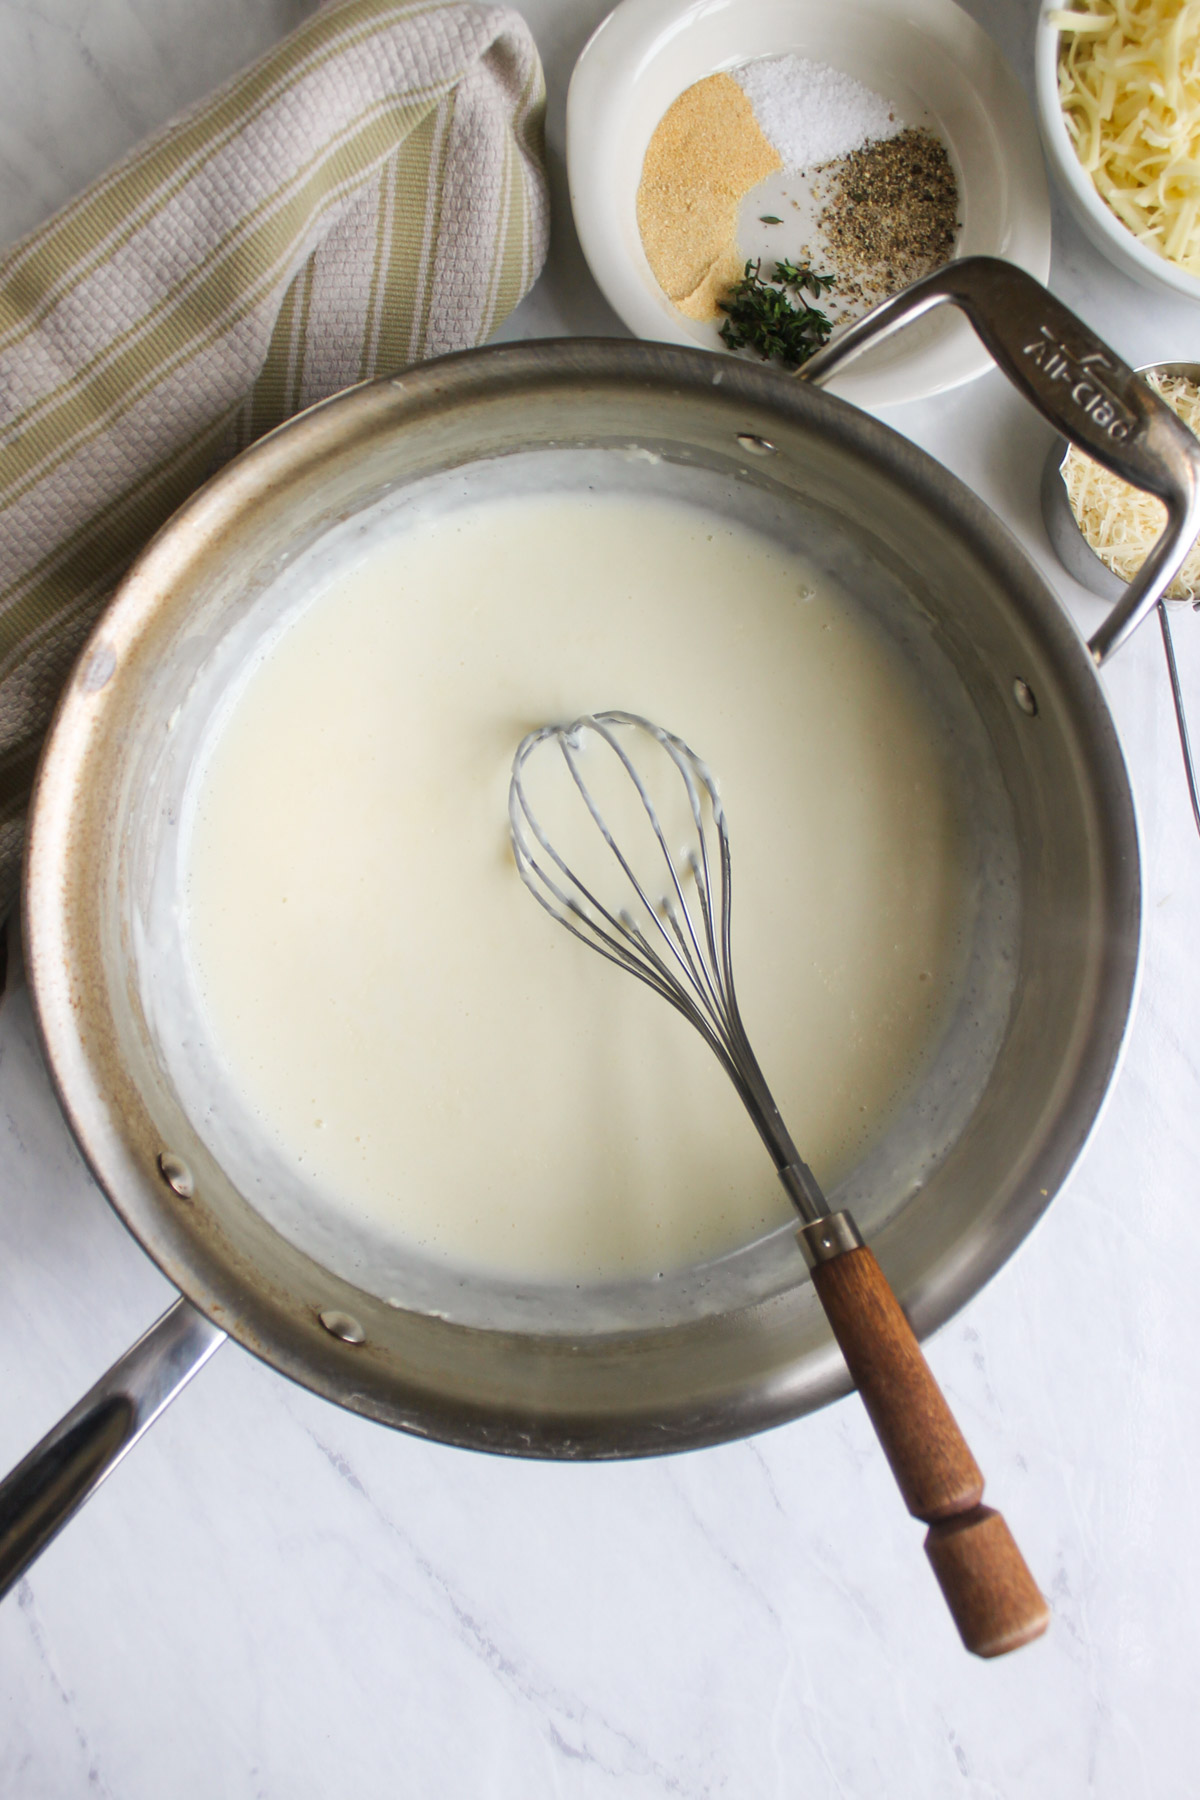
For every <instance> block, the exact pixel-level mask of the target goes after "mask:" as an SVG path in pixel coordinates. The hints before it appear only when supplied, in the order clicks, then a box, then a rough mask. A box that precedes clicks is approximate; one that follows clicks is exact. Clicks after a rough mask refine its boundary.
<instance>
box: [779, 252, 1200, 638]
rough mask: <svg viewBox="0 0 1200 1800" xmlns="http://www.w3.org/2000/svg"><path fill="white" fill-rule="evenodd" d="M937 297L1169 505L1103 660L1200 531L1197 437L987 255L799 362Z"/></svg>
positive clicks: (816, 367) (1059, 310)
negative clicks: (1159, 534) (968, 322)
mask: <svg viewBox="0 0 1200 1800" xmlns="http://www.w3.org/2000/svg"><path fill="white" fill-rule="evenodd" d="M945 305H950V306H957V307H958V308H959V310H960V311H961V312H964V313H965V314H966V316H967V318H968V319H969V320H970V321H971V324H972V325H973V326H974V328H975V331H976V333H977V335H978V336H979V338H980V339H981V341H982V342H983V344H984V345H985V346H986V348H987V349H988V350H989V351H990V353H991V355H992V356H993V357H994V358H995V360H996V362H997V363H998V364H999V365H1000V367H1001V368H1002V369H1003V370H1004V373H1005V374H1006V375H1007V376H1008V378H1009V380H1010V381H1011V382H1013V383H1014V385H1015V386H1016V387H1018V388H1019V389H1020V390H1021V392H1022V393H1023V394H1024V395H1025V397H1026V399H1027V400H1029V401H1031V402H1032V403H1033V405H1034V406H1036V407H1037V409H1038V411H1039V412H1040V413H1041V414H1042V416H1043V417H1044V418H1046V419H1049V421H1050V423H1051V424H1052V425H1053V426H1054V427H1055V428H1056V429H1057V430H1058V431H1060V432H1061V433H1062V434H1063V436H1064V437H1066V438H1068V439H1069V440H1070V442H1071V443H1073V444H1077V445H1078V446H1079V448H1080V449H1081V450H1084V451H1086V452H1087V454H1088V455H1089V456H1091V457H1094V458H1095V460H1096V461H1097V462H1099V463H1103V464H1104V466H1105V468H1107V469H1111V470H1112V472H1113V473H1114V474H1115V475H1119V476H1121V477H1122V479H1123V480H1125V481H1128V482H1131V483H1132V484H1133V486H1134V487H1138V488H1143V489H1144V490H1145V491H1146V492H1147V493H1151V494H1155V495H1157V496H1158V498H1159V499H1160V500H1162V501H1163V502H1164V504H1165V505H1166V509H1167V525H1166V529H1165V531H1163V533H1162V534H1161V536H1160V537H1159V538H1158V540H1157V542H1156V543H1155V545H1154V548H1153V550H1152V551H1151V552H1150V554H1149V556H1148V557H1147V558H1146V561H1145V562H1144V563H1143V565H1142V567H1141V569H1140V570H1139V572H1138V574H1137V575H1136V576H1135V577H1134V579H1133V580H1132V581H1131V582H1130V583H1129V586H1128V588H1127V589H1126V591H1125V593H1124V594H1123V595H1122V597H1121V599H1120V600H1119V601H1118V602H1117V604H1116V606H1114V608H1113V610H1112V611H1111V612H1110V613H1109V615H1108V617H1107V618H1106V619H1105V621H1104V623H1103V624H1102V625H1101V626H1100V628H1099V630H1098V631H1097V632H1096V633H1095V634H1094V635H1093V637H1092V638H1091V640H1090V642H1089V644H1088V648H1089V649H1090V651H1091V653H1092V655H1093V657H1094V658H1095V660H1096V662H1097V663H1101V662H1103V661H1104V659H1105V657H1106V656H1108V655H1109V654H1110V653H1111V652H1112V651H1113V650H1116V649H1118V648H1119V647H1120V645H1121V644H1123V643H1124V641H1125V639H1126V638H1127V637H1128V636H1129V634H1130V633H1131V632H1132V631H1134V630H1135V629H1136V627H1137V626H1138V625H1140V623H1141V621H1142V620H1143V619H1144V618H1145V617H1146V615H1147V613H1149V612H1150V611H1151V610H1152V609H1153V607H1154V605H1155V603H1156V602H1157V601H1158V599H1159V597H1160V596H1161V595H1162V593H1163V592H1164V590H1165V589H1166V588H1167V586H1168V585H1169V584H1170V582H1171V581H1172V579H1173V578H1174V576H1175V575H1176V573H1177V572H1178V570H1179V567H1180V565H1181V564H1182V562H1183V560H1184V558H1185V557H1186V556H1187V553H1188V551H1189V550H1190V549H1191V547H1192V544H1193V543H1194V541H1195V539H1196V535H1197V533H1198V532H1200V443H1198V442H1197V440H1196V439H1195V438H1194V437H1193V436H1192V433H1191V432H1190V431H1189V430H1188V429H1187V427H1186V426H1185V425H1184V424H1182V423H1181V421H1180V420H1179V419H1178V418H1176V416H1175V414H1174V413H1173V412H1172V410H1171V408H1170V407H1169V406H1168V405H1167V404H1166V402H1165V401H1164V400H1162V399H1161V398H1160V397H1159V395H1157V394H1156V393H1155V392H1154V390H1153V388H1151V387H1150V386H1149V385H1148V384H1147V383H1146V382H1145V381H1143V380H1142V379H1141V377H1140V376H1139V375H1137V374H1136V373H1135V372H1134V370H1133V369H1131V368H1130V367H1129V366H1128V364H1126V363H1124V362H1122V361H1121V359H1120V357H1119V356H1117V355H1116V353H1115V352H1114V351H1112V350H1110V349H1109V347H1108V345H1107V344H1105V343H1104V342H1102V340H1101V339H1100V338H1098V337H1097V336H1096V335H1095V333H1094V332H1093V331H1091V330H1090V329H1089V328H1088V326H1086V325H1085V324H1084V323H1083V321H1082V320H1081V319H1079V318H1077V317H1076V315H1075V314H1074V313H1073V312H1071V311H1070V310H1069V308H1067V307H1065V306H1064V305H1063V304H1062V302H1061V301H1060V300H1056V299H1055V297H1054V295H1053V294H1051V293H1050V292H1049V290H1048V289H1046V288H1044V287H1043V286H1042V284H1041V282H1040V281H1035V280H1034V278H1033V276H1032V275H1029V274H1027V273H1026V271H1025V270H1024V269H1019V268H1018V267H1017V266H1016V264H1015V263H1007V262H1002V261H1001V260H1000V259H999V258H998V257H994V256H964V257H962V258H961V259H960V260H959V261H957V262H951V263H947V264H946V265H945V267H944V268H941V269H935V270H934V272H933V274H932V275H926V276H924V277H923V278H922V279H921V280H920V281H915V282H914V283H913V284H912V286H911V287H908V288H905V290H904V292H903V293H901V294H896V295H895V296H894V297H893V298H892V299H891V300H884V301H883V302H882V304H881V305H879V306H876V307H875V308H874V309H873V310H872V311H871V312H869V313H867V314H866V316H865V317H864V318H862V319H859V320H858V321H857V322H856V323H855V324H853V325H850V326H848V327H847V328H846V330H845V331H843V332H840V333H839V334H838V336H837V337H836V338H834V340H833V342H832V343H830V344H827V345H826V347H825V348H824V350H819V351H818V352H817V354H816V355H815V356H813V357H811V358H810V359H809V361H808V362H806V363H805V364H804V366H803V368H802V369H801V370H800V374H801V375H802V376H803V377H804V378H805V379H807V380H809V381H816V382H818V383H821V382H824V381H827V380H828V379H829V377H830V376H831V375H832V374H833V373H834V372H835V370H837V369H840V368H841V366H842V365H843V363H846V362H849V361H850V359H851V358H852V357H855V356H857V355H858V354H859V352H860V351H861V350H865V349H866V347H867V345H868V344H873V343H878V342H879V341H880V340H881V339H882V338H885V337H890V336H891V334H892V332H894V331H898V330H900V328H901V327H902V326H904V325H907V324H909V323H910V322H911V321H912V320H914V319H918V318H920V317H921V316H922V314H924V313H927V312H931V311H932V310H933V308H934V307H938V306H945Z"/></svg>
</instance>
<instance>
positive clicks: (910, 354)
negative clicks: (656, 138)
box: [567, 0, 1050, 406]
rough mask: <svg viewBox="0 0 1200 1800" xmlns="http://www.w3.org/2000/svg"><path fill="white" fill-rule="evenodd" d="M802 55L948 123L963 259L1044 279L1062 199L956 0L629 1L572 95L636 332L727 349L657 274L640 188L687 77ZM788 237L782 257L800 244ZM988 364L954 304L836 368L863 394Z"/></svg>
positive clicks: (972, 372)
mask: <svg viewBox="0 0 1200 1800" xmlns="http://www.w3.org/2000/svg"><path fill="white" fill-rule="evenodd" d="M784 51H794V52H796V53H797V54H799V55H803V56H807V57H810V58H811V59H812V60H813V61H816V62H822V63H826V64H828V65H830V66H831V67H833V68H837V69H842V70H844V71H845V72H846V73H847V74H849V75H853V76H854V77H855V78H856V79H857V80H859V81H862V82H865V83H866V85H867V86H868V87H870V88H873V89H874V90H875V91H876V92H878V93H881V94H883V95H885V96H886V97H887V98H888V99H890V100H892V101H894V102H895V103H896V105H897V107H898V108H899V111H900V114H901V116H902V117H903V118H904V119H905V120H906V121H907V122H910V123H913V124H921V123H926V124H928V125H930V126H931V128H933V129H934V130H936V131H937V132H938V133H939V135H940V136H941V138H942V139H943V141H944V143H945V144H946V147H947V149H948V151H949V153H950V159H951V162H952V163H953V165H954V169H955V173H956V175H957V177H958V184H959V195H960V217H961V220H962V230H961V232H960V234H959V239H958V245H957V251H958V254H959V255H973V254H975V253H976V252H980V253H984V254H988V255H992V256H1003V257H1007V258H1008V259H1009V260H1010V261H1012V262H1015V263H1019V264H1020V265H1021V267H1022V268H1025V269H1028V270H1029V272H1030V274H1032V275H1035V276H1036V277H1037V278H1038V279H1039V280H1041V281H1044V280H1045V279H1046V276H1047V275H1048V273H1049V269H1050V208H1049V200H1048V197H1047V192H1046V178H1045V172H1044V169H1043V166H1042V160H1041V157H1040V156H1039V154H1038V146H1037V134H1036V130H1035V127H1034V122H1033V119H1032V117H1031V115H1030V112H1029V108H1028V106H1027V105H1026V102H1025V98H1024V95H1023V94H1022V92H1021V90H1020V87H1019V86H1018V84H1017V81H1016V78H1015V76H1014V75H1013V74H1012V73H1011V71H1010V70H1009V68H1008V65H1007V64H1006V63H1005V61H1004V59H1003V57H1002V56H1001V55H1000V52H999V51H998V50H997V48H996V47H995V45H994V44H993V43H992V41H991V39H990V38H989V37H987V35H986V34H985V33H984V32H983V31H981V30H980V28H979V26H978V25H976V24H975V23H974V21H973V20H972V19H970V18H968V17H967V15H966V13H964V12H963V11H961V9H960V8H959V7H957V6H955V5H954V4H953V0H904V3H903V5H902V6H901V5H899V4H897V0H843V3H841V4H838V5H837V6H829V5H817V4H816V3H815V0H623V4H622V5H620V6H618V7H617V9H616V11H615V12H613V13H610V14H609V16H608V18H607V19H605V21H604V23H603V24H602V25H601V26H600V27H599V28H598V29H597V31H595V32H594V33H593V35H592V37H591V39H590V40H589V42H588V43H587V45H586V46H585V48H584V50H583V53H582V55H581V56H580V58H579V61H578V62H577V63H576V65H575V72H574V75H573V76H572V79H571V87H570V92H569V95H568V99H567V172H568V177H569V181H570V189H571V205H572V208H573V210H574V214H575V223H576V226H577V228H578V231H579V238H580V242H581V243H582V245H583V251H584V255H585V256H586V257H587V260H588V263H589V265H590V267H591V270H592V274H593V275H594V276H595V278H596V281H597V282H598V283H599V285H600V287H601V288H602V289H603V291H604V293H605V295H606V297H607V298H608V300H609V303H610V304H611V305H612V307H613V308H614V310H615V311H616V312H617V313H619V315H620V316H621V318H622V319H623V320H624V321H625V323H626V324H627V325H628V326H629V328H630V330H631V331H633V332H635V333H636V334H637V336H639V337H644V338H657V339H660V340H663V341H665V342H667V343H676V344H693V345H695V344H698V345H700V346H701V347H702V348H704V349H708V350H717V351H720V350H722V345H721V342H720V339H719V337H718V335H717V326H716V325H715V324H713V323H709V322H698V321H695V320H692V319H687V318H685V317H684V316H683V314H682V313H680V312H679V311H678V310H677V309H676V308H675V307H674V306H673V305H672V304H671V302H670V301H669V300H668V299H667V297H666V295H665V294H664V293H663V292H662V289H661V288H660V287H659V285H658V283H657V281H656V280H655V278H654V275H653V274H652V272H651V270H650V266H649V264H648V262H647V260H646V255H645V252H644V251H643V249H642V243H641V238H640V235H639V233H638V227H637V214H636V196H637V187H638V182H639V180H640V177H641V172H642V163H643V161H644V159H645V154H646V146H647V145H648V143H649V141H650V138H651V136H652V134H653V132H654V129H655V126H656V125H657V124H658V122H659V120H660V119H661V118H662V116H663V114H664V112H665V111H666V110H667V108H668V106H670V104H671V102H672V101H673V100H675V99H676V98H677V97H678V96H679V95H680V94H681V93H683V91H684V90H685V88H688V87H690V86H691V85H692V83H693V82H696V81H700V80H701V79H702V78H703V77H704V76H706V75H711V74H713V73H714V72H716V71H717V70H720V69H732V68H736V67H737V66H738V65H739V64H741V63H744V62H748V61H749V60H750V59H751V58H752V57H756V56H770V55H778V54H781V53H782V52H784ZM792 253H794V247H791V248H789V247H788V246H787V245H786V244H785V243H784V242H783V241H782V240H781V243H780V254H792ZM990 367H991V360H990V358H989V356H988V354H987V352H986V351H985V350H984V349H983V347H982V345H980V343H979V342H978V340H977V339H976V337H975V334H974V332H973V331H972V330H971V327H970V326H969V325H968V324H967V323H966V322H965V320H963V319H961V318H958V317H953V316H950V315H949V314H948V312H945V311H939V312H938V313H937V314H936V315H934V316H932V317H930V318H929V319H927V320H923V321H922V322H921V323H920V324H918V325H917V326H915V327H913V328H910V330H908V331H906V332H905V333H904V334H903V336H902V338H900V339H898V340H895V341H889V342H887V343H884V344H881V345H880V346H879V347H878V348H876V349H872V350H871V351H869V352H867V353H866V354H865V355H864V356H862V357H861V358H860V359H859V360H858V361H856V362H855V363H854V364H853V366H852V367H851V368H849V369H847V370H846V371H845V373H844V374H839V375H838V376H837V377H836V378H835V380H834V381H833V383H832V384H831V385H832V386H833V388H834V390H835V391H836V392H837V393H840V394H842V395H843V396H844V397H845V398H846V399H849V400H853V401H855V402H857V403H858V404H861V405H870V406H878V405H886V404H892V403H895V402H899V401H905V400H916V399H921V398H923V397H925V396H927V395H930V394H936V393H941V392H943V391H944V390H945V389H947V388H952V387H958V386H959V385H960V384H961V383H963V382H965V381H971V380H973V379H974V377H975V376H977V375H982V374H983V373H984V372H985V371H986V370H987V369H988V368H990Z"/></svg>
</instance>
